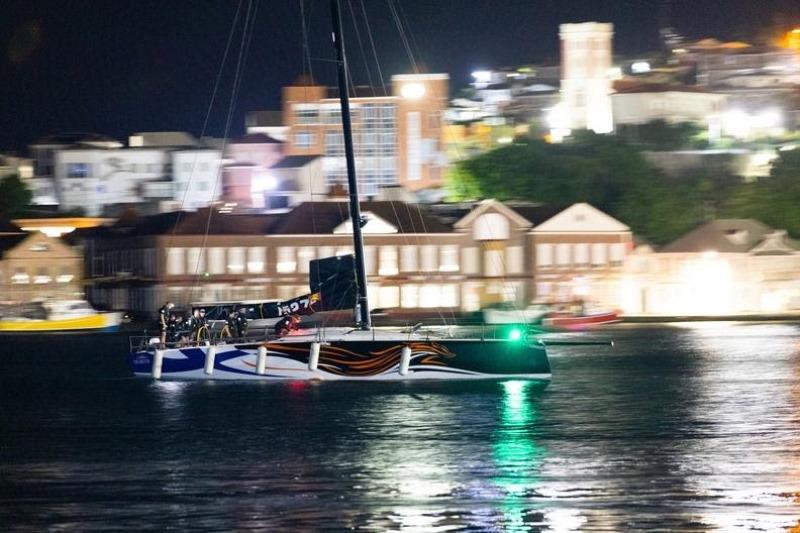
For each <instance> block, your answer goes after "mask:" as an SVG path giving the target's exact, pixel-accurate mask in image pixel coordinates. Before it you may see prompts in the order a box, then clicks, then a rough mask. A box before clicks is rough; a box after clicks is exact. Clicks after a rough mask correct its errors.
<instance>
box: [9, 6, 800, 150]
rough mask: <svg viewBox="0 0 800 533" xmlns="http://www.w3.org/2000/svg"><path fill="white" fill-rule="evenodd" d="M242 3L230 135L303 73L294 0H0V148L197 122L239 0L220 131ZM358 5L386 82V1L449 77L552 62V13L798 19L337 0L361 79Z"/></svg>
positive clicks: (768, 16) (214, 130)
mask: <svg viewBox="0 0 800 533" xmlns="http://www.w3.org/2000/svg"><path fill="white" fill-rule="evenodd" d="M390 1H391V4H390ZM250 2H252V3H253V5H257V12H256V13H255V17H254V18H253V21H254V31H253V33H252V40H251V41H250V47H249V54H248V55H247V62H246V64H245V67H244V71H243V76H242V78H241V86H240V91H239V94H238V98H237V101H236V104H235V106H234V107H233V111H234V112H233V118H232V120H231V129H230V134H231V135H237V134H239V133H241V132H242V131H243V128H244V124H243V123H244V114H245V112H246V111H247V110H252V109H270V108H273V109H277V108H278V107H279V106H280V88H281V87H282V86H284V85H286V84H288V83H290V82H291V81H292V80H293V79H295V78H296V77H297V76H298V75H299V74H301V73H302V72H303V70H304V61H303V57H304V53H303V46H302V43H303V38H302V24H301V0H260V1H258V2H255V0H241V2H240V0H196V1H192V2H188V1H179V0H167V1H149V0H136V1H133V0H131V1H120V0H104V1H91V0H58V1H51V0H0V45H2V50H3V56H2V58H0V103H1V104H0V150H23V151H24V148H25V146H26V145H27V143H29V142H30V141H32V140H34V139H36V138H37V137H40V136H43V135H46V134H50V133H56V132H62V131H93V132H99V133H105V134H108V135H112V136H114V137H117V138H119V139H121V140H125V139H126V138H127V135H128V134H129V133H131V132H135V131H157V130H187V131H190V132H192V133H194V134H195V135H198V134H200V132H201V130H202V128H203V123H204V120H205V117H206V111H207V109H208V106H209V102H210V100H211V96H212V92H213V89H214V84H215V80H216V77H217V73H218V71H219V68H220V64H221V61H222V57H223V53H224V51H225V46H226V42H227V41H228V36H229V32H230V30H231V26H232V23H233V21H234V17H235V14H236V12H237V8H239V6H240V5H241V7H240V8H239V9H240V12H239V13H240V14H239V20H238V28H237V31H236V32H235V33H234V39H233V44H232V47H231V51H230V55H229V57H228V60H227V63H226V67H225V69H224V70H223V75H222V77H221V79H222V83H221V84H220V87H219V91H218V98H217V100H216V103H215V105H214V106H213V108H212V111H211V115H210V118H209V122H208V127H207V131H206V133H207V134H209V135H214V136H222V135H223V133H224V131H225V124H226V117H227V113H228V108H229V104H230V100H231V95H232V87H233V84H234V83H233V82H234V78H235V76H234V70H235V68H234V67H235V65H236V59H237V55H238V50H239V46H240V43H241V38H242V31H241V28H242V25H243V23H244V20H245V18H246V12H247V7H248V3H250ZM362 3H363V4H364V5H365V6H366V12H367V15H368V19H369V23H370V27H371V30H372V34H373V37H374V39H375V44H376V47H377V55H378V60H379V64H380V68H381V70H382V72H383V75H384V77H385V78H386V79H387V80H388V78H389V76H391V75H392V74H395V73H400V72H411V71H412V69H411V63H410V60H409V57H408V54H407V52H406V48H405V47H404V45H403V41H402V39H401V37H400V33H399V32H398V30H397V28H396V25H395V19H394V17H393V12H392V9H390V6H391V5H393V6H395V8H396V13H397V16H398V17H399V18H400V19H401V21H402V22H403V24H405V25H406V26H407V29H408V30H409V31H408V33H407V34H406V37H407V39H408V42H409V46H410V47H411V49H412V52H413V53H414V56H415V59H416V60H417V62H418V63H419V64H421V65H424V68H426V69H427V70H429V71H434V72H448V73H449V74H450V75H451V77H452V78H453V80H452V85H453V86H459V85H463V84H464V83H466V81H467V79H468V77H469V73H470V72H471V71H472V70H475V69H476V68H480V67H488V66H504V65H515V64H522V63H533V62H542V61H550V62H557V60H558V24H559V23H562V22H582V21H588V20H596V21H600V22H613V23H614V25H615V32H616V34H615V40H614V46H615V52H616V53H618V54H620V53H622V54H635V53H639V52H644V51H647V50H654V49H656V48H657V47H658V46H659V44H658V28H659V24H660V20H662V19H663V18H664V17H668V18H669V19H670V20H671V23H672V25H673V26H675V27H676V28H677V29H678V30H679V31H680V32H681V33H683V34H684V35H686V36H688V37H692V38H700V37H706V36H715V37H719V38H724V39H733V38H738V39H747V38H753V37H755V36H757V35H763V34H764V33H765V32H768V30H769V28H770V27H772V26H773V25H774V23H775V22H779V23H798V24H800V1H798V0H672V2H665V1H664V0H560V1H558V0H342V7H343V10H344V15H345V22H346V28H345V31H346V38H347V45H348V52H349V59H350V63H351V69H352V75H353V78H354V80H355V81H356V83H359V84H368V83H369V78H368V76H367V70H366V68H365V61H364V59H363V57H362V55H361V52H360V49H359V45H358V39H357V36H356V33H355V31H354V27H355V26H354V20H357V21H358V28H359V30H360V34H361V39H362V42H363V46H364V49H365V51H366V52H367V54H368V57H367V61H368V63H367V64H368V67H369V69H370V73H371V75H372V78H373V81H376V80H377V79H378V69H377V66H376V61H375V60H374V58H372V54H371V49H370V48H369V41H368V37H367V28H366V25H365V24H364V17H363V15H362V14H361V6H362ZM668 3H669V4H671V6H670V7H669V8H665V7H664V6H665V4H668ZM304 6H305V15H306V20H307V21H308V22H307V24H308V29H309V51H310V55H311V69H312V71H313V73H314V75H315V77H317V78H318V79H321V80H322V81H324V82H326V83H329V84H331V85H332V84H334V82H335V78H334V75H335V73H334V70H333V68H332V65H331V63H330V62H329V59H330V58H331V57H332V54H333V52H332V49H331V45H330V41H329V34H330V21H329V4H328V1H327V0H305V2H304ZM351 8H352V11H354V12H355V13H356V14H357V17H356V18H354V17H353V15H352V14H351V13H352V11H351ZM306 68H307V67H306Z"/></svg>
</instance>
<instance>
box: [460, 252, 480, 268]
mask: <svg viewBox="0 0 800 533" xmlns="http://www.w3.org/2000/svg"><path fill="white" fill-rule="evenodd" d="M461 255H462V259H461V264H462V265H463V271H464V274H479V273H480V254H479V251H478V248H476V247H475V246H471V247H469V248H464V249H463V250H461Z"/></svg>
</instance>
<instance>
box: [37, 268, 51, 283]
mask: <svg viewBox="0 0 800 533" xmlns="http://www.w3.org/2000/svg"><path fill="white" fill-rule="evenodd" d="M51 281H53V278H51V277H50V273H49V272H48V270H47V267H39V268H38V269H37V270H36V275H35V276H34V277H33V282H34V283H36V284H39V285H42V284H45V283H50V282H51Z"/></svg>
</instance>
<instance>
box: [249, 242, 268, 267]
mask: <svg viewBox="0 0 800 533" xmlns="http://www.w3.org/2000/svg"><path fill="white" fill-rule="evenodd" d="M266 260H267V253H266V250H265V249H264V247H263V246H251V247H250V248H248V249H247V271H248V272H249V273H251V274H259V273H261V272H264V263H265V262H266Z"/></svg>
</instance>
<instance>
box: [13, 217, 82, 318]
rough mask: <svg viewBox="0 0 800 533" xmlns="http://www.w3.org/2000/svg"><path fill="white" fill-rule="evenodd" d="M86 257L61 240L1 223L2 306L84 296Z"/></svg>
mask: <svg viewBox="0 0 800 533" xmlns="http://www.w3.org/2000/svg"><path fill="white" fill-rule="evenodd" d="M82 266H83V257H82V256H81V254H80V252H79V251H77V250H75V249H73V248H71V247H70V246H69V245H68V244H66V243H65V242H64V241H62V240H61V239H59V238H57V237H49V236H47V235H45V234H44V233H42V232H38V231H35V232H30V233H29V232H26V231H23V230H22V229H20V228H19V226H16V225H15V224H12V223H10V222H8V221H2V220H0V295H1V296H0V302H4V303H18V302H27V301H31V300H37V299H47V298H64V299H69V298H76V297H81V296H82V294H83V286H82V280H81V274H82V271H83V268H82Z"/></svg>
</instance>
